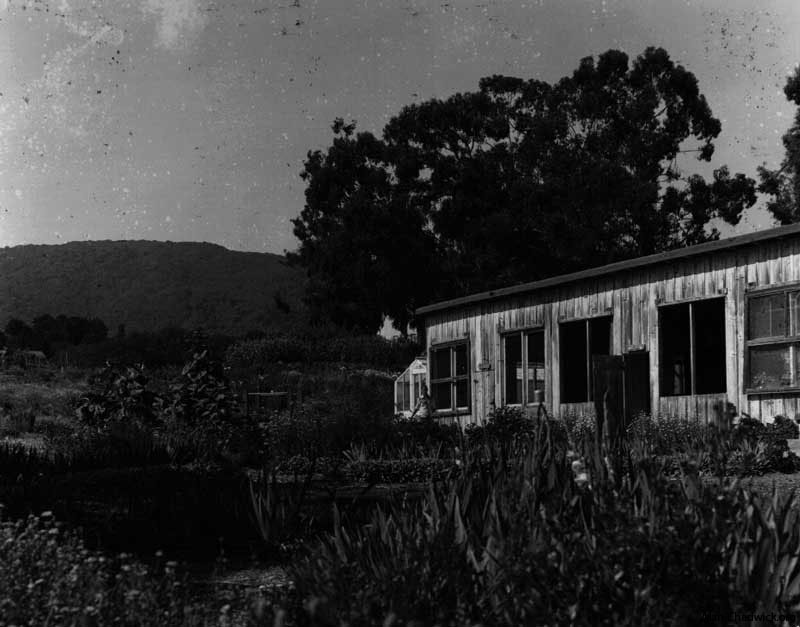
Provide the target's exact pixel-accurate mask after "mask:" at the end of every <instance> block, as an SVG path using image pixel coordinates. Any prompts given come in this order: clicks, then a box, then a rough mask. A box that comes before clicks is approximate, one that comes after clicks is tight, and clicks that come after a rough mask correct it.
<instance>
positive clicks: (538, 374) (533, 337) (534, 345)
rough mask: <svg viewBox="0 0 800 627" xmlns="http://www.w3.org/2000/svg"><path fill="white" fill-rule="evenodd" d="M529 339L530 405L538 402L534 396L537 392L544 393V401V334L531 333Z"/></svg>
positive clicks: (528, 373)
mask: <svg viewBox="0 0 800 627" xmlns="http://www.w3.org/2000/svg"><path fill="white" fill-rule="evenodd" d="M527 339H528V364H527V366H528V368H527V377H528V378H527V385H528V390H527V392H528V398H527V402H528V403H529V404H530V403H535V402H536V398H535V395H534V392H535V391H536V390H541V391H542V400H544V332H542V331H536V332H534V333H529V334H528V337H527Z"/></svg>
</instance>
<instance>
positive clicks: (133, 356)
mask: <svg viewBox="0 0 800 627" xmlns="http://www.w3.org/2000/svg"><path fill="white" fill-rule="evenodd" d="M0 346H4V347H6V348H8V349H10V350H11V351H12V352H13V351H15V350H41V351H42V352H44V353H45V355H47V357H48V358H49V359H50V361H51V362H54V363H57V364H59V365H70V366H78V367H99V366H102V365H103V364H105V363H106V362H111V363H115V364H144V365H146V366H148V367H151V368H153V367H161V366H175V365H182V364H184V363H185V362H186V360H187V359H188V358H189V357H190V356H191V354H192V352H193V351H196V350H199V349H207V350H208V351H209V352H210V353H211V355H212V356H214V357H215V358H216V359H219V360H221V361H224V362H225V364H226V365H227V366H229V367H231V368H232V369H233V370H235V371H236V372H237V374H242V375H243V374H244V371H252V372H256V371H258V372H261V371H267V370H270V368H271V367H272V366H275V365H279V364H298V363H304V364H310V363H331V362H347V363H358V364H363V365H367V366H371V367H373V368H389V369H394V368H398V367H401V366H402V367H405V365H407V364H408V363H409V362H410V361H411V360H412V359H413V358H414V357H415V356H416V354H417V352H418V351H419V345H418V344H417V343H416V341H415V340H413V339H407V338H397V339H395V340H387V339H385V338H383V337H381V336H379V335H373V334H368V335H367V334H355V333H352V332H348V331H345V330H343V329H341V328H339V327H336V326H335V325H320V324H311V323H309V322H307V321H304V322H302V323H297V324H295V325H293V326H292V327H291V328H289V329H286V330H283V331H281V332H275V331H269V332H265V331H259V330H254V331H250V332H248V333H246V334H242V335H239V336H238V337H234V336H228V335H220V334H213V335H212V334H208V333H206V332H204V331H203V330H199V329H198V330H187V329H182V328H178V327H167V328H164V329H161V330H160V331H154V332H150V331H147V332H141V331H134V332H126V330H125V327H124V325H120V326H119V327H118V328H117V331H116V333H115V334H114V335H113V336H110V335H109V332H108V328H107V327H106V325H105V323H104V322H103V321H102V320H99V319H97V318H91V319H88V318H81V317H78V316H65V315H59V316H55V317H53V316H52V315H49V314H48V315H42V316H39V317H37V318H35V319H34V320H33V321H32V322H31V323H26V322H23V321H22V320H19V319H12V320H11V321H9V323H8V324H7V325H6V327H5V331H4V332H0Z"/></svg>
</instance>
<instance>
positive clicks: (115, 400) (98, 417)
mask: <svg viewBox="0 0 800 627" xmlns="http://www.w3.org/2000/svg"><path fill="white" fill-rule="evenodd" d="M148 381H149V380H148V377H147V376H146V375H145V372H144V366H134V367H128V368H125V369H124V370H119V369H117V368H115V367H114V366H112V365H110V364H106V366H105V367H104V368H103V369H102V370H101V371H100V372H99V373H98V374H97V375H95V376H94V377H93V378H92V380H91V384H92V385H93V386H94V388H95V389H94V390H92V391H90V392H88V393H87V394H86V395H85V396H84V397H82V398H81V399H80V401H79V403H78V406H77V409H76V414H77V416H78V419H79V420H80V421H81V422H83V423H84V424H86V425H87V426H90V427H93V428H95V429H97V430H98V431H103V430H106V429H108V428H110V427H111V426H112V425H115V424H126V425H130V426H137V427H141V428H152V427H153V426H154V425H155V423H156V421H157V408H158V405H159V401H160V399H159V398H158V396H157V395H156V394H155V393H153V392H152V391H151V390H150V389H148Z"/></svg>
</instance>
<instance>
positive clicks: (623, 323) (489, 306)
mask: <svg viewBox="0 0 800 627" xmlns="http://www.w3.org/2000/svg"><path fill="white" fill-rule="evenodd" d="M796 281H800V237H791V238H786V239H775V240H768V241H763V242H759V243H758V244H750V245H746V246H742V247H739V248H732V249H728V250H724V251H718V252H715V253H713V254H704V255H701V256H698V257H689V258H685V259H680V260H677V261H672V262H670V263H669V264H664V263H662V264H654V265H651V266H645V267H641V268H637V269H632V270H626V271H624V272H618V273H615V274H609V275H605V276H601V277H599V278H594V279H591V280H585V281H581V282H575V283H569V284H563V285H558V286H554V287H549V288H545V289H541V290H538V291H536V292H532V293H529V294H523V295H515V296H510V297H505V298H501V299H496V300H491V301H484V302H481V303H475V304H469V305H464V306H461V307H457V308H452V309H449V310H442V311H435V312H431V313H429V314H427V315H426V317H425V329H426V333H425V337H426V341H427V344H428V347H430V345H431V344H438V343H441V342H447V341H452V340H457V339H462V338H463V339H469V341H470V366H471V372H472V390H471V392H472V396H471V401H472V414H471V416H469V417H462V418H461V419H460V422H464V421H465V420H471V421H475V422H482V421H483V420H484V419H485V417H486V416H487V414H488V413H489V412H490V411H491V410H492V408H493V407H495V406H501V405H502V404H503V388H502V380H503V354H502V336H501V334H502V333H503V332H504V331H509V330H514V329H520V330H522V329H531V328H543V329H544V332H545V362H546V369H545V370H546V371H545V398H546V405H547V408H548V411H550V412H551V413H553V414H556V415H563V414H565V413H567V412H571V413H579V414H580V413H587V412H593V406H592V404H591V403H570V404H566V403H562V402H561V399H560V387H561V381H560V378H559V332H558V328H559V326H558V325H559V323H560V322H564V321H569V320H580V319H584V318H590V317H594V316H599V315H608V314H610V315H612V316H613V318H612V326H611V328H612V341H611V352H612V354H616V355H620V354H623V353H625V352H628V351H629V350H632V349H637V348H639V349H641V348H644V349H645V350H647V351H649V355H650V397H651V411H652V412H653V413H655V414H657V413H662V414H671V415H676V416H681V417H694V416H697V417H698V418H699V419H701V420H713V418H714V415H713V406H714V405H715V404H716V403H719V402H721V401H722V402H725V401H728V402H730V403H732V404H733V405H735V406H736V408H737V409H738V410H739V411H744V412H747V413H749V414H750V415H751V416H753V417H754V418H757V419H760V420H763V421H771V420H772V418H773V417H774V416H775V415H777V414H783V415H786V416H789V417H792V418H793V417H795V416H796V415H800V394H760V395H754V394H751V395H747V394H745V392H744V381H743V379H744V346H745V339H746V329H745V318H744V316H745V295H746V293H747V291H748V290H752V289H757V288H763V287H767V286H775V285H779V284H782V283H791V282H796ZM714 297H722V298H724V299H725V353H726V393H725V394H712V395H696V396H669V397H661V395H660V393H659V367H660V364H659V328H658V321H659V316H658V308H659V305H663V304H672V303H674V304H678V303H683V302H688V301H691V300H699V299H705V298H714ZM481 364H483V366H484V369H482V368H481V367H480V366H481ZM486 368H488V369H486Z"/></svg>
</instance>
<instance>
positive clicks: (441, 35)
mask: <svg viewBox="0 0 800 627" xmlns="http://www.w3.org/2000/svg"><path fill="white" fill-rule="evenodd" d="M798 33H800V2H798V0H759V2H753V1H752V0H704V1H700V0H526V1H524V2H523V1H518V0H505V1H503V0H501V1H495V2H492V1H489V0H483V1H481V2H474V1H464V2H461V1H458V0H449V1H448V2H430V1H425V2H422V1H418V0H385V1H383V0H374V1H373V0H368V1H364V0H361V1H359V0H319V1H316V2H314V1H312V0H280V1H273V0H213V1H212V0H102V1H99V0H0V246H14V245H18V244H27V243H45V244H53V243H63V242H67V241H72V240H87V239H94V240H97V239H114V240H119V239H154V240H171V241H208V242H214V243H218V244H222V245H223V246H226V247H228V248H231V249H234V250H250V251H259V252H275V253H282V252H284V251H285V250H293V249H295V248H296V247H297V244H298V242H297V240H296V239H295V238H294V236H293V235H292V225H291V222H290V221H291V219H292V218H294V217H297V216H298V215H299V213H300V211H301V210H302V208H303V202H304V196H303V193H304V183H303V181H302V180H301V179H300V176H299V175H300V171H301V170H302V167H303V161H304V159H305V157H306V155H307V153H308V151H309V150H317V149H325V148H326V147H327V146H328V145H329V144H330V141H331V138H332V133H331V128H330V127H331V124H332V122H333V120H334V118H336V117H339V116H341V117H343V118H345V119H346V120H355V121H356V122H357V124H358V128H359V129H360V130H368V131H372V132H374V133H380V131H381V129H382V128H383V126H384V125H385V124H386V122H387V121H388V120H389V119H390V118H391V117H392V116H393V115H395V114H397V113H398V112H399V111H400V109H401V108H402V107H403V106H404V105H407V104H411V103H414V102H421V101H424V100H427V99H430V98H446V97H448V96H449V95H451V94H454V93H456V92H463V91H471V90H475V89H476V88H477V85H478V80H479V79H480V78H481V77H483V76H489V75H492V74H505V75H509V76H518V77H522V78H538V79H541V80H546V81H548V82H553V81H556V80H558V79H559V78H561V77H563V76H565V75H568V74H571V73H572V71H573V70H574V69H575V68H576V67H577V65H578V62H579V60H580V59H581V58H583V57H585V56H589V55H597V54H600V53H601V52H604V51H605V50H608V49H610V48H615V49H621V50H624V51H625V52H627V53H628V54H629V55H630V56H631V57H635V56H636V55H637V54H639V53H641V52H642V51H643V50H644V49H645V48H646V47H647V46H651V45H654V46H662V47H664V48H665V49H666V50H667V51H668V52H669V54H670V56H671V57H672V58H673V59H674V60H675V61H676V62H678V63H680V64H682V65H684V67H686V68H687V69H689V70H690V71H692V72H693V73H694V74H695V75H696V76H697V78H698V81H699V84H700V89H701V91H702V93H704V94H705V95H706V97H707V99H708V101H709V104H710V106H711V109H712V112H713V113H714V115H715V116H717V117H718V118H719V119H720V120H721V121H722V133H721V135H720V136H719V137H718V139H717V141H716V147H717V150H716V153H715V157H714V160H713V163H712V164H711V167H706V168H699V169H698V167H697V163H696V161H694V159H693V158H692V157H691V156H686V157H685V158H684V160H683V161H682V162H680V165H681V167H682V168H684V169H685V170H686V171H687V172H693V171H700V172H702V173H705V174H707V175H708V174H709V173H710V170H711V169H712V168H713V167H718V166H720V165H722V164H727V165H728V166H729V167H730V169H731V171H733V172H739V171H741V172H745V173H746V174H748V175H751V176H755V174H756V168H757V167H758V165H760V164H762V163H766V164H767V165H768V166H770V167H774V166H775V165H777V164H778V163H779V162H780V160H781V158H782V155H783V147H782V144H781V135H782V134H783V133H784V132H785V130H786V129H787V128H788V127H789V125H790V123H791V120H792V117H793V115H794V108H793V107H792V106H791V105H790V103H788V102H787V101H786V99H785V97H784V95H783V86H784V84H785V81H786V76H787V75H788V74H789V73H791V72H792V71H793V69H794V67H795V66H796V64H797V63H798V62H800V37H798V36H797V34H798ZM770 224H771V221H770V219H769V216H768V215H767V214H766V212H765V211H764V210H763V209H761V208H759V207H756V208H754V209H752V210H750V211H749V212H748V213H747V215H746V216H745V219H744V220H743V221H742V223H741V224H740V225H739V226H737V227H736V228H735V229H733V228H724V227H723V228H722V229H721V230H722V231H723V234H725V235H730V234H734V233H743V232H748V231H752V230H754V229H757V228H765V227H767V226H768V225H770Z"/></svg>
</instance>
